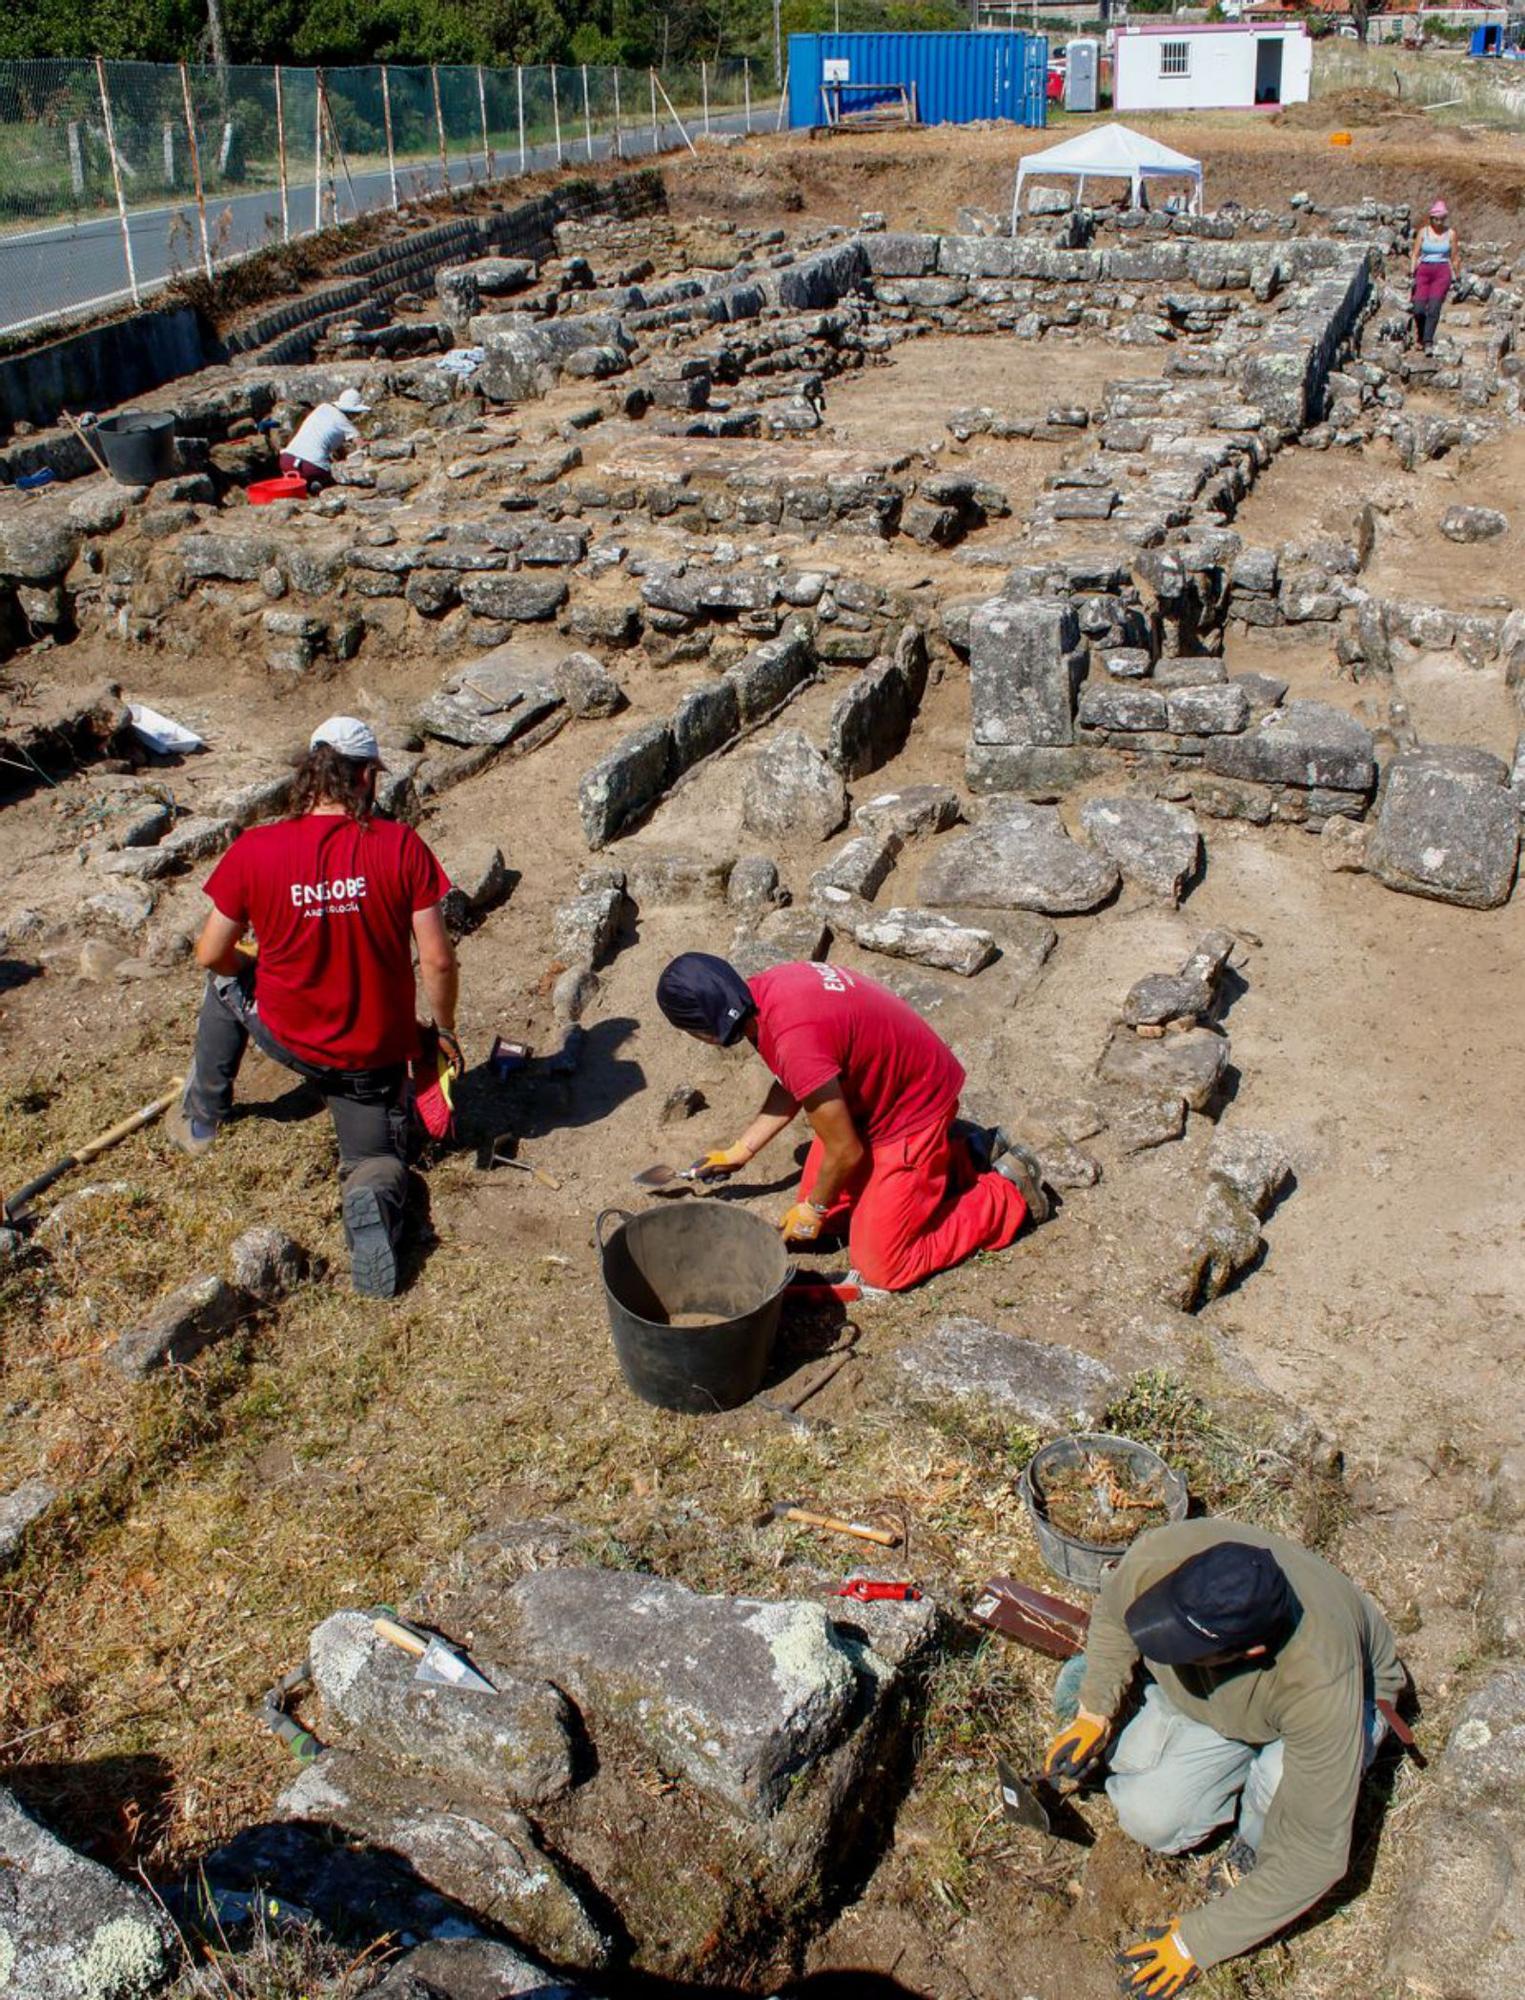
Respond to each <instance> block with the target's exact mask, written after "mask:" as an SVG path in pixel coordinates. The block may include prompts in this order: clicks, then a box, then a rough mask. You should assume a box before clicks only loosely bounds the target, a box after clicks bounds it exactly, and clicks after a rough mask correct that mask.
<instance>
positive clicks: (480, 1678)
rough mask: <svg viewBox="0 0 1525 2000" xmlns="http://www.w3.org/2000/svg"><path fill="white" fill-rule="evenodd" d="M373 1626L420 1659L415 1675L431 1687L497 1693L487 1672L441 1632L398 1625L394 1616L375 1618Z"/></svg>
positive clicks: (389, 1640) (380, 1635)
mask: <svg viewBox="0 0 1525 2000" xmlns="http://www.w3.org/2000/svg"><path fill="white" fill-rule="evenodd" d="M372 1626H373V1629H374V1630H375V1633H376V1636H377V1637H378V1638H379V1639H385V1640H387V1641H388V1642H389V1643H390V1644H391V1645H393V1646H396V1647H398V1648H399V1649H400V1650H401V1651H402V1652H404V1653H411V1654H412V1655H413V1657H414V1659H416V1660H417V1661H418V1666H417V1668H416V1670H415V1672H414V1675H413V1678H414V1680H416V1681H424V1682H426V1683H427V1684H428V1685H429V1686H431V1687H453V1688H470V1689H471V1690H472V1691H473V1692H474V1693H477V1694H496V1693H497V1692H498V1690H497V1689H496V1688H495V1687H494V1686H493V1684H492V1682H491V1681H490V1680H488V1679H487V1678H486V1676H485V1675H483V1674H479V1673H478V1672H477V1670H476V1668H475V1667H474V1666H473V1665H472V1664H471V1662H470V1660H468V1659H467V1657H466V1655H465V1654H464V1653H463V1652H461V1651H460V1650H459V1648H458V1647H455V1646H452V1645H451V1644H450V1643H449V1641H448V1640H445V1639H442V1638H441V1637H440V1635H439V1634H438V1632H415V1631H414V1630H413V1628H412V1627H411V1626H409V1625H399V1624H398V1623H397V1621H396V1620H395V1619H393V1618H376V1619H373V1620H372Z"/></svg>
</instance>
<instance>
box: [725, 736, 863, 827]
mask: <svg viewBox="0 0 1525 2000" xmlns="http://www.w3.org/2000/svg"><path fill="white" fill-rule="evenodd" d="M741 809H742V823H743V825H745V826H746V827H747V828H748V829H749V831H751V832H753V833H757V834H761V835H763V836H764V837H766V838H771V839H782V840H787V839H790V838H792V837H795V836H798V835H806V836H808V837H809V838H811V839H814V840H827V839H829V838H830V837H831V835H832V834H834V833H835V832H836V831H837V829H838V828H839V827H840V826H841V825H842V823H843V821H844V820H845V819H846V818H847V788H846V787H845V786H844V784H843V783H842V779H841V776H840V775H839V773H838V772H836V771H835V770H833V769H832V767H831V765H830V764H828V763H827V761H826V759H825V758H824V757H823V756H822V755H821V753H820V751H819V750H817V749H816V748H815V746H814V744H813V743H812V742H811V741H810V739H809V737H808V736H806V735H805V733H804V731H803V730H800V729H786V730H781V731H780V732H779V734H778V735H777V736H775V737H774V738H773V739H772V741H771V742H770V743H769V744H768V745H767V746H766V747H765V748H764V749H763V750H762V751H761V752H760V754H759V755H758V757H757V758H756V759H755V761H754V762H753V765H752V768H751V770H750V771H749V772H748V774H747V778H746V782H745V784H744V786H743V788H742V808H741Z"/></svg>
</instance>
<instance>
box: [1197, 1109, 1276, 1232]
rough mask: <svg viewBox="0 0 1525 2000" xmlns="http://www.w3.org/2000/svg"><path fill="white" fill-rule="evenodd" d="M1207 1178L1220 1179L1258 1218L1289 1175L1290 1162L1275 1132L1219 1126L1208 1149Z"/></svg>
mask: <svg viewBox="0 0 1525 2000" xmlns="http://www.w3.org/2000/svg"><path fill="white" fill-rule="evenodd" d="M1207 1173H1208V1178H1209V1180H1215V1181H1222V1182H1223V1184H1224V1185H1225V1187H1229V1188H1232V1189H1233V1191H1234V1193H1235V1194H1236V1195H1238V1197H1239V1199H1240V1200H1241V1201H1242V1202H1243V1203H1244V1205H1245V1206H1246V1208H1248V1209H1250V1210H1251V1211H1252V1212H1253V1213H1254V1214H1255V1215H1256V1216H1257V1217H1264V1216H1267V1215H1269V1214H1270V1212H1271V1209H1272V1207H1273V1206H1274V1204H1275V1201H1276V1198H1277V1196H1278V1195H1279V1194H1280V1193H1281V1191H1282V1189H1283V1188H1284V1187H1285V1186H1286V1185H1287V1183H1288V1182H1289V1181H1290V1180H1291V1178H1292V1162H1291V1161H1290V1160H1289V1159H1288V1158H1287V1152H1286V1148H1285V1147H1284V1146H1283V1145H1282V1143H1281V1141H1280V1139H1278V1138H1277V1137H1276V1136H1275V1134H1274V1133H1271V1132H1259V1131H1255V1130H1253V1129H1251V1128H1250V1127H1248V1126H1241V1125H1220V1126H1219V1127H1218V1129H1217V1131H1216V1132H1215V1133H1214V1134H1213V1143H1212V1145H1211V1146H1210V1147H1209V1148H1208V1152H1207Z"/></svg>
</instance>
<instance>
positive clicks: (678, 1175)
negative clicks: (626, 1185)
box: [630, 1160, 725, 1194]
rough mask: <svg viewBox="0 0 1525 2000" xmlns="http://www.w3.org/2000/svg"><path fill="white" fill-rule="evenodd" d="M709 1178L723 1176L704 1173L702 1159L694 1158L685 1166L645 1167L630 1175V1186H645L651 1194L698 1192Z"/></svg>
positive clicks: (720, 1178)
mask: <svg viewBox="0 0 1525 2000" xmlns="http://www.w3.org/2000/svg"><path fill="white" fill-rule="evenodd" d="M711 1178H713V1179H715V1180H724V1178H725V1176H724V1175H723V1174H706V1172H705V1170H704V1162H703V1160H695V1161H694V1162H693V1163H692V1165H690V1166H686V1167H669V1166H665V1165H661V1166H655V1167H647V1168H646V1169H645V1171H644V1172H642V1173H639V1174H632V1175H631V1177H630V1179H631V1186H632V1187H638V1188H645V1189H647V1190H648V1191H649V1192H650V1193H652V1194H699V1193H700V1192H702V1190H703V1188H704V1187H705V1185H706V1184H707V1182H708V1181H709V1180H710V1179H711Z"/></svg>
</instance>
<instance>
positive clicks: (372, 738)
mask: <svg viewBox="0 0 1525 2000" xmlns="http://www.w3.org/2000/svg"><path fill="white" fill-rule="evenodd" d="M320 743H326V744H327V745H328V747H329V749H330V750H337V751H338V753H339V755H340V756H341V757H351V758H353V759H354V761H355V762H356V763H357V764H379V763H380V762H381V745H380V744H379V743H378V742H377V741H376V732H375V730H374V729H372V727H371V725H370V724H369V723H368V722H362V721H361V720H360V718H359V716H358V715H331V716H330V717H329V718H328V720H327V722H320V723H319V724H318V726H317V728H316V729H315V730H314V731H313V732H312V740H311V742H310V743H309V744H308V746H307V747H308V749H309V750H316V749H317V748H318V746H319V744H320Z"/></svg>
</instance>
